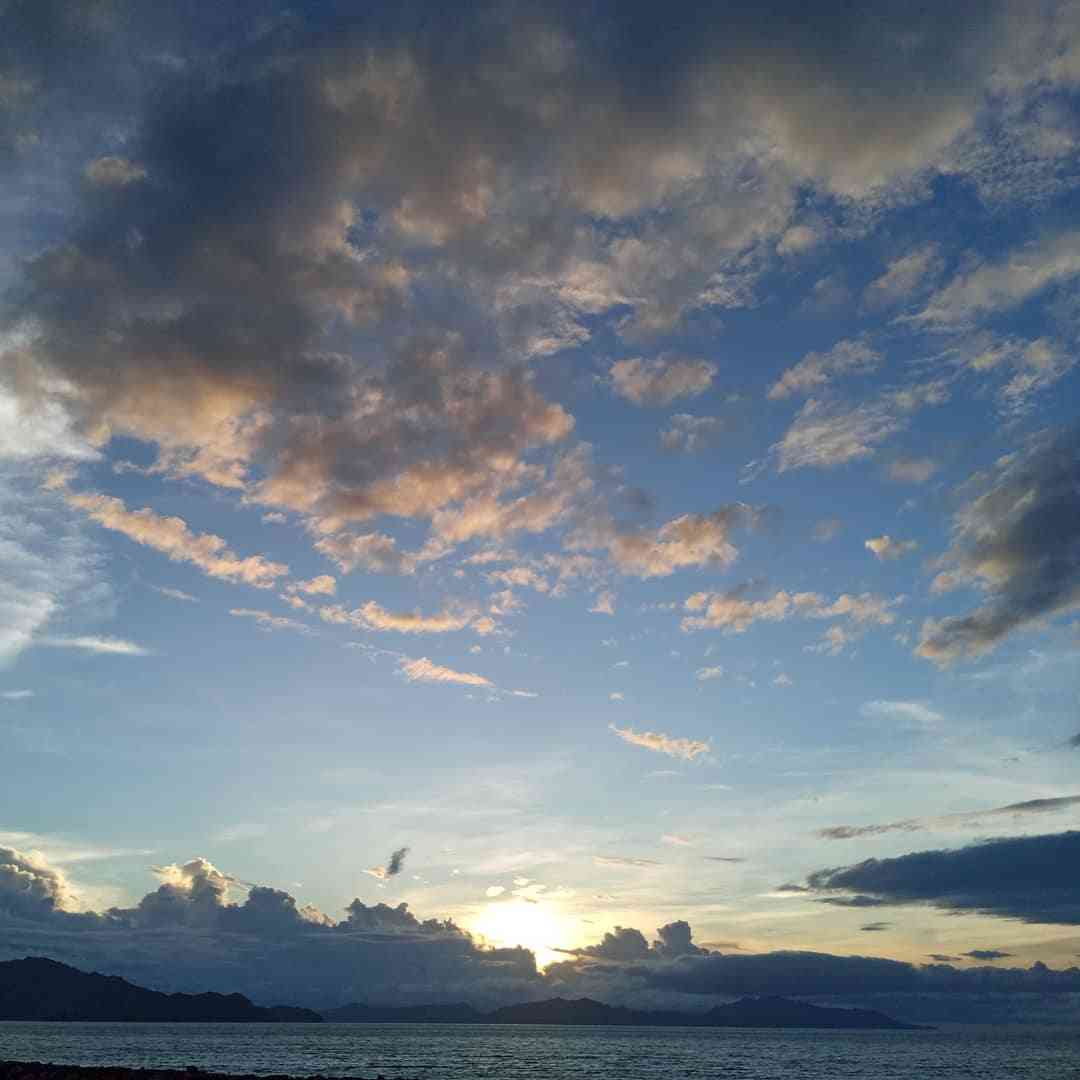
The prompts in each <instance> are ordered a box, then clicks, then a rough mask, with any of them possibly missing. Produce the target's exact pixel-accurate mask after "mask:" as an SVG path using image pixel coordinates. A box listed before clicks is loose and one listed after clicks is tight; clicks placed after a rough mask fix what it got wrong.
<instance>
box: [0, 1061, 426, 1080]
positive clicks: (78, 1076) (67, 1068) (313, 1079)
mask: <svg viewBox="0 0 1080 1080" xmlns="http://www.w3.org/2000/svg"><path fill="white" fill-rule="evenodd" d="M0 1080H298V1078H296V1077H292V1076H289V1075H287V1074H285V1073H273V1074H268V1073H259V1074H256V1073H213V1072H203V1070H202V1069H197V1068H195V1067H194V1066H188V1068H186V1069H121V1068H119V1067H117V1066H114V1065H103V1066H100V1067H99V1066H90V1065H47V1064H44V1063H43V1062H40V1061H0ZM303 1080H357V1078H356V1077H348V1078H345V1077H331V1076H322V1075H319V1076H310V1077H304V1078H303ZM373 1080H408V1078H406V1077H400V1076H399V1077H384V1076H382V1075H379V1076H378V1077H375V1078H373Z"/></svg>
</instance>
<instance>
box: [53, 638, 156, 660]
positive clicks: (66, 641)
mask: <svg viewBox="0 0 1080 1080" xmlns="http://www.w3.org/2000/svg"><path fill="white" fill-rule="evenodd" d="M34 644H35V645H45V646H47V647H48V648H50V649H78V650H80V651H82V652H90V653H101V654H103V655H107V656H151V655H152V653H151V652H150V650H149V649H144V648H143V647H142V646H141V645H136V644H135V642H133V641H125V640H124V639H123V638H116V637H99V636H96V635H83V636H81V637H46V638H38V639H37V640H36V641H35V642H34Z"/></svg>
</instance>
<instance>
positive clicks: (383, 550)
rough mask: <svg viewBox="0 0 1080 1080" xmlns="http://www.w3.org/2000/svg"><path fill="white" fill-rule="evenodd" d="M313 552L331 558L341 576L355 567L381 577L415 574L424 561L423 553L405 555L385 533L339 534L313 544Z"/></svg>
mask: <svg viewBox="0 0 1080 1080" xmlns="http://www.w3.org/2000/svg"><path fill="white" fill-rule="evenodd" d="M315 550H316V551H319V552H321V553H322V554H323V555H325V556H326V557H327V558H328V559H332V560H333V561H334V562H335V563H337V565H338V566H339V567H340V569H341V570H342V572H343V573H346V574H347V573H349V572H350V571H352V570H355V569H356V568H357V567H358V566H362V567H363V568H364V569H365V570H373V571H376V572H378V573H382V574H414V573H415V572H416V568H417V566H418V565H419V564H420V563H421V562H423V561H425V557H424V553H423V552H406V551H401V550H400V549H399V548H398V544H397V541H396V540H395V539H394V538H393V537H392V536H387V535H386V534H385V533H378V532H373V533H359V534H358V533H349V532H339V533H335V534H334V535H332V536H324V537H322V539H320V540H317V541H316V542H315Z"/></svg>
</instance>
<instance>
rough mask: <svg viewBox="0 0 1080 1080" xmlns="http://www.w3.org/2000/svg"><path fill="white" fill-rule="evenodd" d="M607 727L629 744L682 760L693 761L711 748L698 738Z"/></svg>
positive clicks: (613, 725) (614, 726) (611, 725)
mask: <svg viewBox="0 0 1080 1080" xmlns="http://www.w3.org/2000/svg"><path fill="white" fill-rule="evenodd" d="M608 729H609V730H610V731H613V732H614V733H615V734H616V735H618V736H619V738H620V739H622V740H623V741H624V742H628V743H630V745H631V746H640V747H641V748H642V749H644V750H653V751H655V752H656V753H658V754H667V755H668V756H670V757H677V758H682V759H683V760H684V761H693V760H694V759H695V758H696V757H699V756H701V755H705V754H708V753H709V752H710V750H711V747H710V746H709V744H708V743H707V742H703V741H702V740H700V739H686V738H680V737H677V736H674V735H665V734H663V733H662V732H656V731H634V729H633V728H621V727H617V726H616V725H615V724H608Z"/></svg>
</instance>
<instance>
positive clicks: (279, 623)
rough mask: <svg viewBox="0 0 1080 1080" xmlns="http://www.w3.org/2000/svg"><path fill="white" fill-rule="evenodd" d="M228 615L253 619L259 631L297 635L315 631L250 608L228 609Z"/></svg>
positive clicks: (293, 621)
mask: <svg viewBox="0 0 1080 1080" xmlns="http://www.w3.org/2000/svg"><path fill="white" fill-rule="evenodd" d="M229 614H230V615H233V616H235V617H236V618H239V619H253V620H254V621H255V623H256V624H257V625H258V627H259V629H260V630H293V631H295V632H296V633H298V634H314V633H315V631H314V630H312V628H311V627H310V626H308V625H306V624H305V623H302V622H297V621H296V619H288V618H286V617H285V616H284V615H273V614H271V613H270V612H269V611H255V610H252V609H251V608H230V609H229Z"/></svg>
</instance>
